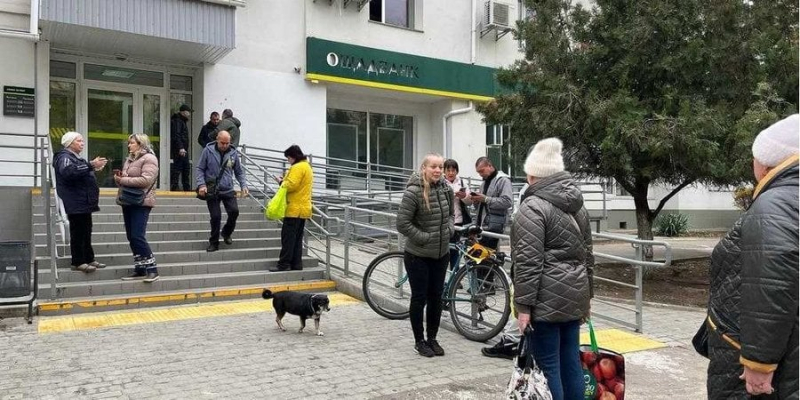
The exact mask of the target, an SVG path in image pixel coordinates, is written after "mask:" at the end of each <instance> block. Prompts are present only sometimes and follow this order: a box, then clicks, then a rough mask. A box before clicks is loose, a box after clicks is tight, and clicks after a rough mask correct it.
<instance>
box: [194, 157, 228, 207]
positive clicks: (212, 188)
mask: <svg viewBox="0 0 800 400" xmlns="http://www.w3.org/2000/svg"><path fill="white" fill-rule="evenodd" d="M224 173H225V166H224V165H220V167H219V174H217V177H216V178H212V179H209V180H207V181H206V194H200V186H198V187H197V188H196V189H194V192H195V193H197V195H196V197H197V198H198V199H200V200H208V199H213V198H215V197H217V195H218V194H219V186H218V185H217V184H218V183H219V180H220V179H222V174H224Z"/></svg>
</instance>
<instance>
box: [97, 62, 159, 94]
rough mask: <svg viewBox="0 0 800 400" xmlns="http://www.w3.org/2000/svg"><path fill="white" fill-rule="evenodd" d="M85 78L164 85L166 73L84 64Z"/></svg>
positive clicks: (144, 84) (133, 83)
mask: <svg viewBox="0 0 800 400" xmlns="http://www.w3.org/2000/svg"><path fill="white" fill-rule="evenodd" d="M83 78H84V79H91V80H95V81H104V82H117V83H125V84H129V85H143V86H154V87H159V88H160V87H164V74H163V73H161V72H155V71H145V70H141V69H133V68H124V67H115V66H109V65H97V64H83Z"/></svg>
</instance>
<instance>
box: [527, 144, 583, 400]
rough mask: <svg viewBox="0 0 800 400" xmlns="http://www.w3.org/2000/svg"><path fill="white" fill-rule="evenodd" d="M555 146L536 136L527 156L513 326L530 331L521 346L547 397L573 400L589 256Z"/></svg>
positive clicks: (579, 204)
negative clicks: (537, 371) (543, 379)
mask: <svg viewBox="0 0 800 400" xmlns="http://www.w3.org/2000/svg"><path fill="white" fill-rule="evenodd" d="M561 148H562V144H561V141H560V140H558V139H556V138H548V139H544V140H541V141H540V142H538V143H536V146H534V148H533V151H532V152H531V154H530V155H529V156H528V159H527V160H526V161H525V173H526V174H527V175H528V183H529V184H530V186H528V188H527V189H526V190H525V193H524V194H523V195H522V200H521V202H520V207H519V211H518V212H517V213H516V214H515V215H514V221H513V222H512V225H511V254H512V257H513V260H514V277H513V279H514V304H515V306H516V307H517V310H518V316H517V320H518V321H519V330H520V332H523V333H524V332H525V329H526V328H527V327H528V325H530V326H531V327H532V328H533V332H529V333H526V334H527V335H530V336H529V338H530V339H531V340H529V341H527V343H530V346H531V350H532V352H533V356H534V359H535V360H536V363H537V364H538V365H539V367H540V368H541V369H542V371H544V374H545V376H546V377H547V384H548V386H549V387H550V392H551V393H552V394H553V400H562V399H568V400H573V399H583V396H584V382H583V372H582V370H581V362H580V359H579V355H578V346H579V343H578V341H579V330H580V324H581V320H583V319H584V318H586V317H588V314H589V299H590V297H591V276H592V268H593V265H594V258H593V257H592V233H591V229H590V227H589V214H588V212H587V211H586V208H584V206H583V195H582V194H581V191H580V189H579V188H578V186H577V185H576V184H575V181H574V180H573V179H572V176H571V175H570V174H569V173H567V172H564V161H563V159H562V158H561Z"/></svg>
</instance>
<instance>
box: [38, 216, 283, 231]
mask: <svg viewBox="0 0 800 400" xmlns="http://www.w3.org/2000/svg"><path fill="white" fill-rule="evenodd" d="M277 226H278V225H277V223H275V222H273V221H267V220H266V219H261V220H255V221H237V222H236V228H237V229H239V228H242V229H256V228H262V229H268V228H274V227H277ZM198 229H209V223H208V220H205V221H157V222H148V223H147V231H148V232H159V231H175V230H178V231H183V230H198ZM120 230H122V231H123V232H124V231H125V229H124V225H123V224H122V223H121V222H94V223H92V232H116V231H120ZM33 232H34V233H46V232H47V227H46V226H45V224H36V225H34V226H33Z"/></svg>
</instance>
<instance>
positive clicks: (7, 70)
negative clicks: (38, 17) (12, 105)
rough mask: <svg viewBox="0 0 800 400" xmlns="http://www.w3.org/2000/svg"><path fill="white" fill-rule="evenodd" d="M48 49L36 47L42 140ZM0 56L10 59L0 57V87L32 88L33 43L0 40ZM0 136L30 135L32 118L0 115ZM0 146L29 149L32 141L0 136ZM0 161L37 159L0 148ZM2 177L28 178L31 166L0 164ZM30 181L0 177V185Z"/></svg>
mask: <svg viewBox="0 0 800 400" xmlns="http://www.w3.org/2000/svg"><path fill="white" fill-rule="evenodd" d="M49 49H50V48H49V46H48V44H47V43H46V42H42V43H39V44H38V54H39V62H38V74H39V79H38V88H37V89H38V90H37V92H36V93H35V95H36V108H37V114H38V117H39V121H38V131H39V135H42V137H46V135H47V132H48V126H49V123H50V121H49V99H48V98H49V84H48V81H49V78H48V75H49V55H48V54H49ZM0 53H2V54H6V55H13V57H0V71H3V72H2V74H0V87H2V86H21V87H27V88H34V44H33V42H31V41H28V40H21V39H9V38H0ZM0 133H14V134H22V135H29V136H33V135H34V118H29V117H14V116H5V115H2V113H0ZM0 138H1V139H0V140H2V144H4V145H15V146H33V145H34V140H33V138H27V137H20V136H0ZM0 159H3V160H5V161H32V160H34V159H38V155H35V153H34V151H33V150H32V149H31V150H26V149H10V148H3V147H2V146H0ZM0 168H2V169H3V170H4V172H3V173H4V174H8V175H32V174H33V172H34V171H33V168H34V166H33V165H32V164H15V163H12V162H2V163H0ZM32 185H33V179H32V178H15V177H0V186H32Z"/></svg>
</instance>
